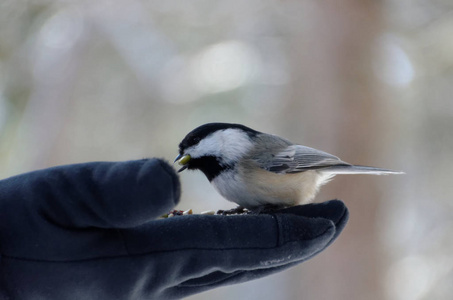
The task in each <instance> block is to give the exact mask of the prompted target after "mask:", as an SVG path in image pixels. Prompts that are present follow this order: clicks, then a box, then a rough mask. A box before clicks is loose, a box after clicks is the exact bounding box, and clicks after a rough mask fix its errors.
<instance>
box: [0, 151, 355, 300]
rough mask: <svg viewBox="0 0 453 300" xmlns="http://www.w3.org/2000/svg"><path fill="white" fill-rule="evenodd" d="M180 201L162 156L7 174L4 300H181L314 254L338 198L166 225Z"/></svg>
mask: <svg viewBox="0 0 453 300" xmlns="http://www.w3.org/2000/svg"><path fill="white" fill-rule="evenodd" d="M179 197H180V186H179V180H178V177H177V175H176V173H175V171H174V170H173V168H172V167H171V166H169V165H168V164H167V163H166V162H164V161H162V160H158V159H150V160H139V161H128V162H93V163H85V164H77V165H68V166H60V167H54V168H50V169H45V170H40V171H35V172H31V173H27V174H22V175H18V176H15V177H11V178H8V179H5V180H3V181H0V255H1V256H0V291H1V292H0V299H58V300H60V299H174V298H182V297H185V296H188V295H191V294H195V293H199V292H202V291H205V290H208V289H212V288H215V287H218V286H222V285H227V284H233V283H239V282H244V281H248V280H252V279H256V278H260V277H263V276H266V275H269V274H272V273H275V272H278V271H281V270H283V269H286V268H288V267H290V266H294V265H296V264H298V263H300V262H302V261H304V260H307V259H309V258H311V257H313V256H314V255H315V254H317V253H319V252H321V251H322V250H323V249H325V248H326V247H327V246H328V245H329V244H330V243H332V241H333V240H334V239H335V238H336V237H337V236H338V234H339V233H340V232H341V230H342V229H343V227H344V226H345V224H346V222H347V219H348V211H347V209H346V207H345V206H344V204H343V203H342V202H340V201H336V200H334V201H329V202H326V203H321V204H310V205H304V206H297V207H292V208H288V209H285V210H281V211H279V212H276V213H273V214H262V215H236V216H219V215H214V216H209V215H188V216H178V217H173V218H169V219H160V220H156V218H157V217H159V216H161V215H162V214H164V213H167V212H168V211H170V210H171V209H172V208H173V207H174V206H175V205H176V204H177V203H178V200H179Z"/></svg>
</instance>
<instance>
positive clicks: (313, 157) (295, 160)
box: [256, 145, 349, 173]
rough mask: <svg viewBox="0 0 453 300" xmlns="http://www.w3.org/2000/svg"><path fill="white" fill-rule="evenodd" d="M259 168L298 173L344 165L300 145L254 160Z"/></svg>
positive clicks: (317, 151)
mask: <svg viewBox="0 0 453 300" xmlns="http://www.w3.org/2000/svg"><path fill="white" fill-rule="evenodd" d="M256 161H257V162H258V164H259V166H260V167H261V168H263V169H265V170H268V171H271V172H274V173H298V172H303V171H307V170H313V169H321V168H327V167H331V166H338V165H345V166H348V165H349V164H348V163H345V162H344V161H342V160H340V159H339V158H338V157H336V156H334V155H332V154H329V153H326V152H323V151H320V150H316V149H313V148H310V147H305V146H301V145H289V146H287V147H284V148H283V149H282V148H280V149H279V150H278V151H275V153H271V154H270V155H266V156H265V157H261V158H260V159H257V160H256Z"/></svg>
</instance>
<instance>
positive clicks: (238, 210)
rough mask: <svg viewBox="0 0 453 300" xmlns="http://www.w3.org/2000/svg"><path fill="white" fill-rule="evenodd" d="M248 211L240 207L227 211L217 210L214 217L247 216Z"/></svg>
mask: <svg viewBox="0 0 453 300" xmlns="http://www.w3.org/2000/svg"><path fill="white" fill-rule="evenodd" d="M249 213H250V211H249V210H248V209H247V208H245V207H242V206H238V207H235V208H232V209H228V210H218V211H217V213H216V215H223V216H229V215H242V214H249Z"/></svg>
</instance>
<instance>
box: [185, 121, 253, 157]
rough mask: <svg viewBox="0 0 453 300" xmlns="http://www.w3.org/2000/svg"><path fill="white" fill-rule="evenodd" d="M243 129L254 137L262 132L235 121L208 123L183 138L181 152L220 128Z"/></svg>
mask: <svg viewBox="0 0 453 300" xmlns="http://www.w3.org/2000/svg"><path fill="white" fill-rule="evenodd" d="M235 128H236V129H241V130H243V131H244V132H245V133H247V134H248V135H249V136H250V137H253V136H255V135H257V134H258V133H260V132H259V131H256V130H253V129H251V128H249V127H247V126H244V125H241V124H233V123H207V124H204V125H201V126H199V127H197V128H195V129H194V130H192V131H191V132H189V133H188V134H187V135H186V137H185V138H184V139H183V140H182V142H181V143H180V144H179V152H180V153H182V152H183V151H184V149H187V148H189V147H191V146H193V145H196V144H198V143H199V142H200V141H201V140H202V139H204V138H205V137H207V136H208V135H210V134H211V133H214V132H216V131H218V130H225V129H235Z"/></svg>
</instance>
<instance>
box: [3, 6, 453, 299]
mask: <svg viewBox="0 0 453 300" xmlns="http://www.w3.org/2000/svg"><path fill="white" fill-rule="evenodd" d="M452 98H453V2H452V1H451V0H430V1H428V0H415V1H407V0H406V1H402V0H386V1H364V0H327V1H314V0H300V1H294V0H293V1H291V0H289V1H271V0H249V1H239V0H230V1H213V0H209V1H208V0H193V1H174V0H167V1H145V0H128V1H115V2H113V1H112V2H110V1H64V0H61V1H56V0H54V1H52V0H48V1H45V0H43V1H22V0H3V1H1V2H0V176H1V177H2V178H5V177H9V176H12V175H14V174H18V173H21V172H27V171H31V170H35V169H38V168H45V167H49V166H54V165H60V164H70V163H78V162H86V161H98V160H102V161H116V160H130V159H140V158H144V157H151V156H157V157H163V158H165V159H167V160H171V161H172V160H173V158H174V157H175V156H176V154H177V145H178V143H179V142H180V140H181V139H182V138H183V137H184V135H185V134H186V133H188V132H189V131H190V130H192V129H193V128H195V127H196V126H198V125H201V124H203V123H206V122H212V121H223V122H237V123H242V124H245V125H247V126H250V127H252V128H255V129H257V130H260V131H264V132H269V133H274V134H278V135H280V136H283V137H286V138H288V139H290V140H292V141H294V142H298V143H301V144H304V145H307V146H311V147H315V148H318V149H321V150H324V151H326V152H329V153H332V154H335V155H337V156H340V157H341V158H342V159H343V160H345V161H348V162H351V163H357V164H365V165H373V166H378V167H384V168H392V169H396V170H403V171H405V172H406V175H399V176H379V177H378V176H352V175H351V176H338V177H337V178H336V179H335V180H334V181H333V182H331V183H330V184H328V185H327V186H325V187H324V188H323V189H322V192H321V193H320V194H319V195H318V197H317V201H318V202H320V201H326V200H329V199H333V198H339V199H342V200H343V201H345V203H346V205H347V206H348V207H349V209H350V221H349V223H348V225H347V227H346V228H345V230H344V232H343V234H342V235H341V236H340V237H339V239H338V240H337V241H336V242H335V243H334V244H333V245H332V246H331V247H329V248H328V249H327V250H326V251H324V252H322V253H321V254H319V255H318V256H316V257H314V258H313V259H311V260H309V261H307V262H305V263H303V264H301V265H299V266H297V267H294V268H292V269H290V270H287V271H285V272H283V273H280V274H277V275H273V276H271V277H268V278H265V279H260V280H256V281H252V282H249V283H245V284H241V285H236V286H228V287H224V288H219V289H217V290H213V291H209V292H206V293H203V294H199V295H195V296H193V297H190V298H189V299H192V300H195V299H196V300H199V299H200V300H201V299H263V300H265V299H395V300H400V299H411V300H413V299H451V295H452V294H453V284H452V282H453V256H452V253H453V233H452V228H453V201H452V196H453V183H452V180H451V174H452V171H451V170H452V169H453V151H452V150H453V134H452V131H453V99H452ZM181 180H182V187H183V196H182V200H181V203H180V205H179V206H178V207H179V208H181V209H187V208H192V209H194V210H195V211H198V212H200V211H202V210H209V209H221V208H231V207H233V206H234V205H233V204H232V203H228V202H226V201H225V200H223V199H222V198H221V197H220V196H219V195H218V194H217V193H216V192H215V191H214V189H213V188H212V187H211V186H210V185H209V184H208V181H207V180H206V178H205V177H204V175H203V174H201V172H184V173H183V174H181Z"/></svg>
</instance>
